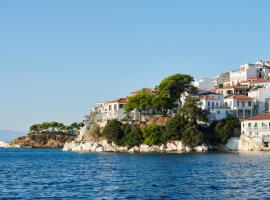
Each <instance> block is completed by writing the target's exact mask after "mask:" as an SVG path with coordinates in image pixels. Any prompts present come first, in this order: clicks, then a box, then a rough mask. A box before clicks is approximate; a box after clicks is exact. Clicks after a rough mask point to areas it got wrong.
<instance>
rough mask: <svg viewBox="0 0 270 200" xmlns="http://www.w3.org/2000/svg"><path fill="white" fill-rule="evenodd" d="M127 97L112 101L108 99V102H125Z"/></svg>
mask: <svg viewBox="0 0 270 200" xmlns="http://www.w3.org/2000/svg"><path fill="white" fill-rule="evenodd" d="M127 101H128V99H127V98H119V99H114V100H112V101H109V102H108V103H127Z"/></svg>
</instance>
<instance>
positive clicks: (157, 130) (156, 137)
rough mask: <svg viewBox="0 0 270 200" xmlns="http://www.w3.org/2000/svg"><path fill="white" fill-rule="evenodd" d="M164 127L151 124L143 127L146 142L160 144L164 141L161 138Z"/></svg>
mask: <svg viewBox="0 0 270 200" xmlns="http://www.w3.org/2000/svg"><path fill="white" fill-rule="evenodd" d="M163 131H164V128H163V127H161V126H158V125H154V124H152V125H149V126H147V127H145V128H143V129H142V133H143V137H144V143H145V144H147V145H159V144H161V143H162V142H163V141H162V139H161V137H162V133H163Z"/></svg>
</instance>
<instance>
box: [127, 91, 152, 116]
mask: <svg viewBox="0 0 270 200" xmlns="http://www.w3.org/2000/svg"><path fill="white" fill-rule="evenodd" d="M153 98H154V96H153V95H152V94H149V93H147V92H145V91H142V92H141V93H139V94H136V95H134V96H130V97H128V102H127V104H126V105H125V106H124V109H125V111H126V112H127V113H128V112H131V111H133V110H135V109H138V111H139V112H145V111H147V110H148V109H150V108H152V107H153Z"/></svg>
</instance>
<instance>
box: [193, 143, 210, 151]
mask: <svg viewBox="0 0 270 200" xmlns="http://www.w3.org/2000/svg"><path fill="white" fill-rule="evenodd" d="M194 150H195V151H196V152H206V151H208V146H207V145H205V144H202V145H201V146H197V147H195V148H194Z"/></svg>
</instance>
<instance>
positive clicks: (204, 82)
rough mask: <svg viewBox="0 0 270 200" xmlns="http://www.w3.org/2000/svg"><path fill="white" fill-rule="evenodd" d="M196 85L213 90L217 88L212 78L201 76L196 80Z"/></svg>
mask: <svg viewBox="0 0 270 200" xmlns="http://www.w3.org/2000/svg"><path fill="white" fill-rule="evenodd" d="M193 84H194V86H195V87H197V88H198V89H200V90H206V91H209V90H213V89H214V88H215V85H214V81H213V80H212V79H210V78H201V79H198V80H195V81H194V83H193Z"/></svg>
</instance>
